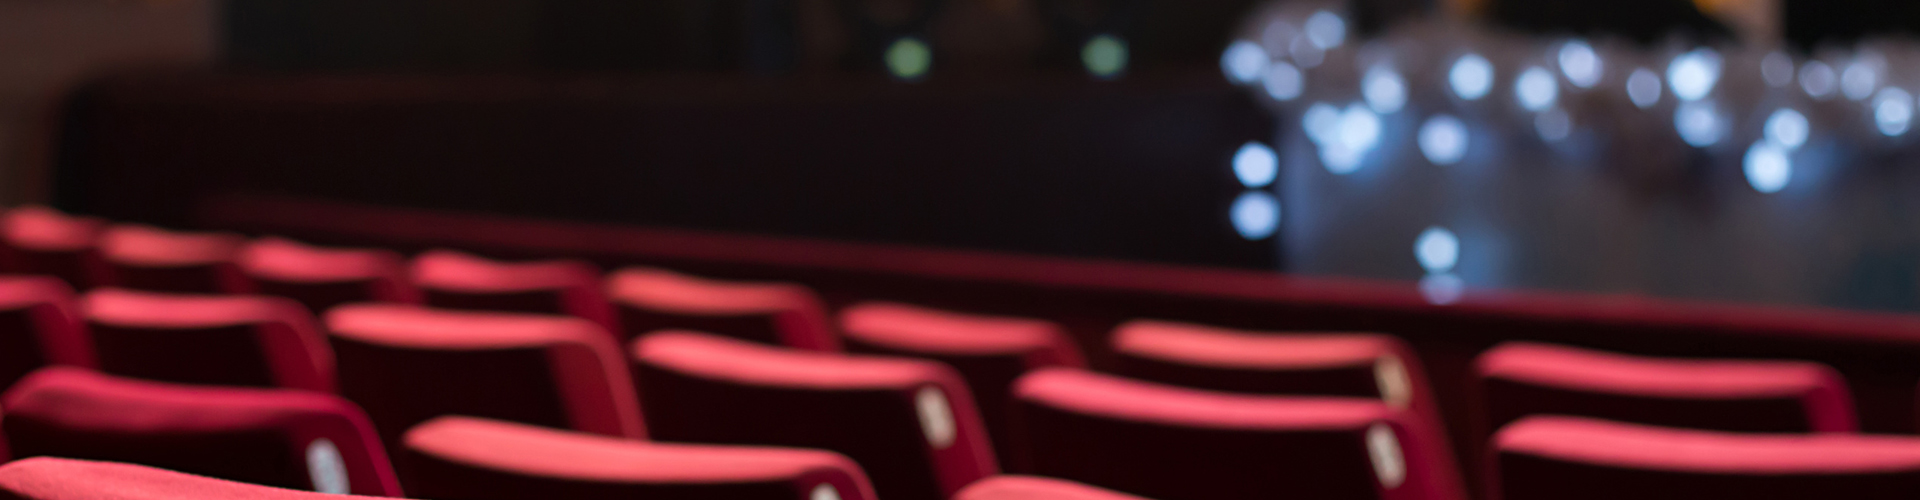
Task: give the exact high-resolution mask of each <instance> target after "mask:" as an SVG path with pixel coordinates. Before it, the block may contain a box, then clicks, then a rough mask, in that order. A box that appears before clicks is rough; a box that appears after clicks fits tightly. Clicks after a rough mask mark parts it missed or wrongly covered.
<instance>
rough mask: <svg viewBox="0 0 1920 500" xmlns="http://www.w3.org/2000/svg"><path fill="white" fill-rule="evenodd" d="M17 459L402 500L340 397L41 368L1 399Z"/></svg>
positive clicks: (0, 427) (376, 447)
mask: <svg viewBox="0 0 1920 500" xmlns="http://www.w3.org/2000/svg"><path fill="white" fill-rule="evenodd" d="M0 407H3V408H0V411H4V415H5V417H4V418H0V432H4V434H5V435H6V440H7V445H8V447H9V448H10V449H11V451H12V453H13V456H14V457H31V456H40V455H49V456H60V457H70V458H82V459H92V460H113V461H120V462H132V463H139V464H144V465H151V466H154V467H163V468H168V469H173V470H178V471H182V472H190V473H194V474H203V475H207V476H212V477H218V478H223V479H231V480H235V481H245V482H249V483H255V484H263V485H269V486H279V487H283V488H295V489H303V490H311V491H321V492H327V493H355V494H361V495H381V496H399V495H400V488H399V483H398V481H396V480H395V478H394V475H393V471H392V467H391V466H390V465H389V464H388V462H387V454H386V452H385V451H384V448H382V447H381V445H380V442H379V441H378V440H376V438H375V436H374V432H373V426H372V425H371V424H370V423H368V421H367V417H366V415H365V414H363V413H361V412H360V409H359V408H356V407H354V406H353V403H349V402H347V401H346V400H344V399H340V398H339V397H337V396H333V395H328V394H320V393H315V392H308V391H295V390H285V389H250V388H234V387H214V386H196V385H185V384H171V383H163V382H151V381H144V380H134V379H127V378H120V377H113V376H109V375H103V374H100V373H96V372H91V371H86V370H82V369H78V368H65V367H55V368H46V369H43V370H40V371H38V372H34V374H32V375H29V376H27V378H26V379H24V380H22V381H21V382H20V383H19V384H16V385H14V387H13V388H12V389H9V390H7V392H6V394H5V396H4V398H3V399H0Z"/></svg>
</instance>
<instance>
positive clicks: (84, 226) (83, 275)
mask: <svg viewBox="0 0 1920 500" xmlns="http://www.w3.org/2000/svg"><path fill="white" fill-rule="evenodd" d="M106 227H107V221H105V220H102V219H98V218H94V217H76V216H71V215H67V214H63V213H60V212H58V211H55V210H53V209H50V208H47V207H40V206H27V207H20V208H16V209H13V210H10V211H8V212H7V213H6V215H5V216H4V219H0V239H4V240H5V243H6V244H5V245H0V250H3V251H0V266H4V267H5V269H6V270H7V271H10V272H16V273H25V274H45V275H49V276H56V277H59V278H60V279H63V280H66V281H67V284H69V285H72V286H74V287H86V286H93V284H94V283H93V277H94V276H95V275H97V274H99V273H100V272H101V269H102V266H104V265H105V263H103V262H101V260H100V253H99V251H98V250H99V247H98V245H99V243H100V233H101V232H103V231H105V230H106Z"/></svg>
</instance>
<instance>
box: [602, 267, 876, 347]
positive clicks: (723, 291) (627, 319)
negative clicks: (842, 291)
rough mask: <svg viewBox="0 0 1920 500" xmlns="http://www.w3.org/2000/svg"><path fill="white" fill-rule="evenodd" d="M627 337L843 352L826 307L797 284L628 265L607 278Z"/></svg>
mask: <svg viewBox="0 0 1920 500" xmlns="http://www.w3.org/2000/svg"><path fill="white" fill-rule="evenodd" d="M607 295H608V296H609V297H611V298H612V299H613V303H614V306H615V307H616V308H618V309H619V310H620V322H621V323H622V324H624V325H626V337H627V338H628V339H632V338H633V337H637V336H639V335H641V334H644V333H647V332H651V331H654V330H666V329H675V330H695V331H702V332H711V333H715V334H720V335H726V336H729V337H734V338H741V339H746V340H752V341H755V342H761V343H767V344H776V345H785V346H788V347H794V348H799V349H810V350H816V351H837V350H840V339H839V338H837V337H835V336H834V334H833V330H832V328H831V327H830V326H828V324H827V312H826V306H824V305H822V302H821V300H820V296H819V295H818V294H815V293H814V292H813V290H811V289H809V288H807V287H805V286H802V285H799V284H795V283H769V282H745V281H719V280H709V279H704V278H697V277H693V276H688V275H685V274H680V273H675V272H672V271H667V270H663V269H653V268H644V267H629V268H625V269H621V270H619V271H616V272H614V273H613V275H612V276H611V277H609V278H607Z"/></svg>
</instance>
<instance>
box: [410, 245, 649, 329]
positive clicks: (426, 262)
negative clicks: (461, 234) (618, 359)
mask: <svg viewBox="0 0 1920 500" xmlns="http://www.w3.org/2000/svg"><path fill="white" fill-rule="evenodd" d="M408 273H409V276H411V277H412V279H413V283H414V284H415V285H416V286H419V287H420V290H421V292H422V293H424V294H425V297H426V303H427V305H430V306H433V307H443V308H449V309H476V310H485V311H506V312H523V313H539V314H565V315H569V316H577V317H581V318H585V319H587V320H588V321H592V322H594V323H596V324H599V325H600V327H601V328H605V329H606V330H607V331H609V332H618V331H619V329H618V326H617V325H616V324H615V320H614V317H613V309H612V307H611V306H609V305H608V304H607V296H606V295H605V294H604V293H602V291H601V290H600V269H599V268H597V267H594V265H593V264H591V263H588V262H586V261H579V260H543V261H534V262H504V261H497V260H492V259H487V258H482V257H478V256H474V255H470V254H466V253H461V252H456V251H452V250H431V251H428V252H426V253H422V254H420V255H419V256H417V257H414V259H413V263H412V265H411V268H410V269H409V270H408Z"/></svg>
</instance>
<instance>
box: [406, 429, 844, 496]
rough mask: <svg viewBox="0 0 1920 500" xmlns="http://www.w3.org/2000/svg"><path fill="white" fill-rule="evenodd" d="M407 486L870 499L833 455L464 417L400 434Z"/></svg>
mask: <svg viewBox="0 0 1920 500" xmlns="http://www.w3.org/2000/svg"><path fill="white" fill-rule="evenodd" d="M402 455H403V458H402V460H403V461H404V462H403V463H405V464H406V465H405V466H404V467H402V469H401V470H402V471H403V472H404V474H405V477H404V479H405V480H406V484H407V488H408V490H409V492H411V493H412V494H413V495H415V496H419V497H422V498H451V499H461V500H522V499H529V498H567V499H572V500H626V499H635V498H646V499H685V500H692V499H715V500H719V499H728V500H825V499H838V500H872V499H873V498H874V495H873V486H872V485H870V484H868V483H867V476H866V474H865V473H862V472H861V471H860V467H859V466H856V465H854V464H853V461H852V460H849V459H847V457H845V456H842V455H840V454H838V453H833V452H830V451H822V450H808V449H799V448H775V447H765V446H731V445H701V444H684V443H659V442H652V441H637V440H631V439H621V438H613V437H606V436H599V435H593V434H583V433H579V432H572V431H563V430H558V429H549V428H545V427H536V426H531V425H526V424H516V423H508V422H503V421H499V420H487V419H477V418H471V417H440V418H437V419H433V420H430V421H428V422H427V423H424V424H420V425H419V426H418V427H414V428H413V430H410V431H407V435H406V451H405V452H402Z"/></svg>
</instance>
